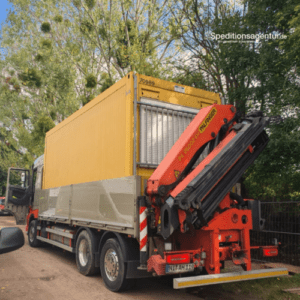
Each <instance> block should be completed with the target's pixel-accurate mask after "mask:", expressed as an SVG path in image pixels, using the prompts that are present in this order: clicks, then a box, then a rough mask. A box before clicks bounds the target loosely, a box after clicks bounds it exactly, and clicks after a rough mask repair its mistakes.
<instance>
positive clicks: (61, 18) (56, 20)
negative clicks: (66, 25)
mask: <svg viewBox="0 0 300 300" xmlns="http://www.w3.org/2000/svg"><path fill="white" fill-rule="evenodd" d="M54 21H55V22H57V23H61V22H62V21H63V17H62V16H60V15H57V16H55V17H54Z"/></svg>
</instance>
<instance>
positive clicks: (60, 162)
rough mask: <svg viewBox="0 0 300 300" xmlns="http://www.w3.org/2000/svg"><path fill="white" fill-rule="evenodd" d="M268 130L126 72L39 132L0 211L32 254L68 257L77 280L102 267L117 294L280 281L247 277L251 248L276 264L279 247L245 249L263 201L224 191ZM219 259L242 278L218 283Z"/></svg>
mask: <svg viewBox="0 0 300 300" xmlns="http://www.w3.org/2000/svg"><path fill="white" fill-rule="evenodd" d="M268 121H269V120H268V118H266V117H264V116H263V115H262V113H261V112H253V113H250V114H248V115H246V116H244V117H242V116H241V114H240V112H239V111H238V110H237V109H236V108H235V107H234V106H233V105H225V104H222V103H221V99H220V96H219V95H218V94H216V93H213V92H209V91H204V90H201V89H197V88H194V87H188V86H184V85H180V84H176V83H173V82H169V81H165V80H160V79H156V78H153V77H149V76H144V75H141V74H137V73H134V72H131V73H129V74H128V75H126V76H125V77H124V78H123V79H121V80H120V81H118V82H117V83H115V84H114V85H113V86H111V87H110V88H108V89H107V90H106V91H104V92H103V93H101V94H100V95H99V96H97V97H96V98H95V99H93V100H92V101H90V102H89V103H88V104H86V105H85V106H83V107H82V108H81V109H79V110H78V111H76V112H75V113H74V114H72V115H71V116H69V117H68V118H66V119H65V120H63V121H62V122H61V123H59V124H58V125H57V126H55V127H54V128H53V129H51V130H50V131H49V132H47V134H46V138H45V151H44V155H42V156H41V157H39V158H37V159H36V161H35V162H34V164H33V166H32V168H31V170H29V169H22V168H10V169H9V171H8V178H7V190H6V198H5V207H6V209H8V210H10V211H11V212H12V213H13V215H14V216H15V218H16V222H17V224H21V223H23V224H25V223H26V231H27V233H28V242H29V245H30V246H31V247H38V246H40V245H41V244H42V243H48V244H51V245H54V246H57V247H60V248H62V249H64V250H67V251H70V252H72V253H75V256H76V265H77V268H78V270H79V272H80V273H81V274H83V275H86V276H87V275H91V274H94V273H95V272H97V271H98V270H99V269H100V272H101V276H102V278H103V281H104V283H105V285H106V287H107V288H108V289H110V290H111V291H114V292H119V291H122V290H124V289H126V288H128V287H129V286H130V283H131V282H132V281H133V280H134V279H136V278H141V277H150V276H163V275H173V276H174V278H173V287H174V288H176V289H180V288H186V287H193V286H200V285H208V284H216V283H222V282H232V281H239V280H249V279H257V278H265V277H273V276H281V275H286V274H287V270H286V269H283V268H280V269H268V270H252V267H251V250H254V251H262V252H263V254H264V255H265V256H276V255H277V254H278V243H277V244H276V243H275V244H274V245H262V246H257V245H256V246H251V245H250V236H249V232H250V230H262V228H263V225H264V219H262V217H261V212H260V202H259V201H257V200H249V199H248V200H247V199H243V198H242V197H241V195H239V194H237V193H234V192H233V191H232V188H233V186H234V185H235V184H236V182H237V181H238V180H239V178H240V177H241V176H242V174H243V172H244V171H245V170H246V169H247V168H248V167H249V166H250V165H251V164H252V163H253V162H254V161H255V159H256V158H257V157H258V155H259V154H260V153H261V151H262V150H263V149H264V147H265V146H266V145H267V143H268V136H267V134H266V132H265V130H264V128H265V127H266V126H267V124H268ZM18 178H19V179H18ZM18 180H19V181H18ZM18 182H19V184H16V183H18ZM255 249H256V250H255ZM259 249H260V250H259ZM225 261H232V262H233V263H234V264H235V265H237V266H240V269H241V270H240V271H238V272H234V273H222V274H221V269H223V268H224V263H225Z"/></svg>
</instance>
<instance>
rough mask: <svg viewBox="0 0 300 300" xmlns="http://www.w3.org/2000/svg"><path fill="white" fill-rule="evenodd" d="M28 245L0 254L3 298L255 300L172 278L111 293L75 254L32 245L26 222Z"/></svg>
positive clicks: (4, 223)
mask: <svg viewBox="0 0 300 300" xmlns="http://www.w3.org/2000/svg"><path fill="white" fill-rule="evenodd" d="M14 226H17V225H15V219H14V217H10V216H9V217H8V216H0V228H1V227H14ZM17 227H19V228H21V229H22V230H23V232H24V236H25V245H24V246H23V247H22V248H20V249H18V250H16V251H13V252H10V253H5V254H1V255H0V300H19V299H22V300H29V299H34V300H53V299H55V300H61V299H63V300H83V299H84V300H99V299H101V300H116V299H122V300H125V299H138V300H150V299H155V300H157V299H159V300H185V299H188V300H223V299H226V300H237V299H241V296H242V299H244V300H250V299H251V300H253V299H254V298H252V297H247V296H245V295H240V294H239V291H234V292H233V291H231V292H228V291H225V290H223V289H222V287H221V285H210V286H205V287H198V288H189V289H186V290H174V289H173V287H172V280H171V279H170V278H168V277H160V278H148V279H138V280H136V285H135V287H133V288H132V289H131V290H129V291H126V292H123V293H119V294H118V293H113V292H110V291H109V290H108V289H107V288H106V287H105V286H104V283H103V281H102V278H101V276H100V275H99V274H98V275H95V276H89V277H86V276H83V275H81V274H80V273H79V272H78V271H77V267H76V260H75V254H72V253H70V252H68V251H64V250H62V249H60V248H57V247H54V246H51V245H47V244H46V245H44V246H42V247H41V248H31V247H30V246H29V244H28V239H27V234H26V232H25V225H19V226H17Z"/></svg>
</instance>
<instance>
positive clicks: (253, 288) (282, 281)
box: [222, 274, 300, 300]
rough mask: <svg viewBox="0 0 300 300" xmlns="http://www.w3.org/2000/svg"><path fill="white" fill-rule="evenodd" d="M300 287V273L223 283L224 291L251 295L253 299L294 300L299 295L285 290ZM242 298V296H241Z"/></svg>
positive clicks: (299, 297)
mask: <svg viewBox="0 0 300 300" xmlns="http://www.w3.org/2000/svg"><path fill="white" fill-rule="evenodd" d="M290 288H300V274H297V275H294V276H282V277H274V278H265V279H257V280H250V281H243V282H233V283H226V284H222V289H223V291H226V292H229V293H232V294H239V295H240V296H241V295H242V294H244V295H248V296H251V298H252V297H253V298H252V299H264V300H294V299H300V296H299V295H296V294H291V293H288V292H284V291H283V290H285V289H290ZM240 299H242V297H241V298H240Z"/></svg>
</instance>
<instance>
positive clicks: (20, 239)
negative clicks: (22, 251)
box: [0, 227, 24, 254]
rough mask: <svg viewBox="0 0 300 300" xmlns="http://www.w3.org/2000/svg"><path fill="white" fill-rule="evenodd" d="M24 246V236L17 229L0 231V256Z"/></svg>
mask: <svg viewBox="0 0 300 300" xmlns="http://www.w3.org/2000/svg"><path fill="white" fill-rule="evenodd" d="M23 245H24V234H23V232H22V230H21V229H20V228H18V227H6V228H2V229H1V230H0V254H3V253H7V252H11V251H14V250H17V249H19V248H21V247H22V246H23Z"/></svg>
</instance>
